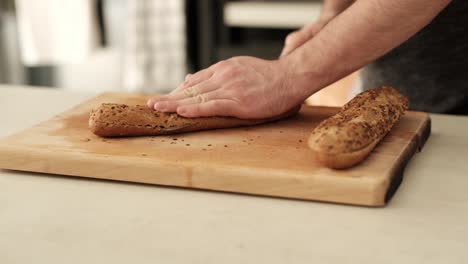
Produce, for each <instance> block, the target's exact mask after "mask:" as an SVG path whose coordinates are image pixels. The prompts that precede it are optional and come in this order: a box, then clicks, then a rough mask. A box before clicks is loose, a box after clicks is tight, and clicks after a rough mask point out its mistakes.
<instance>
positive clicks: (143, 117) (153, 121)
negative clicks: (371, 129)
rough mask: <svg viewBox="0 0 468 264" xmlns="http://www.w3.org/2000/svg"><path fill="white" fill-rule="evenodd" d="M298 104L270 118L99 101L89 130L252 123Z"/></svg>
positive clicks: (151, 132) (171, 130)
mask: <svg viewBox="0 0 468 264" xmlns="http://www.w3.org/2000/svg"><path fill="white" fill-rule="evenodd" d="M300 107H301V106H297V107H294V108H293V109H291V110H290V111H288V112H286V113H284V114H282V115H279V116H276V117H272V118H265V119H239V118H234V117H200V118H186V117H182V116H180V115H178V114H177V113H164V112H159V111H156V110H153V109H150V108H148V107H147V106H144V105H135V106H128V105H125V104H102V105H101V106H99V107H98V108H96V109H93V110H92V111H91V114H90V118H89V128H90V130H91V131H92V132H93V133H94V134H96V135H98V136H101V137H122V136H155V135H168V134H176V133H183V132H192V131H200V130H209V129H218V128H229V127H239V126H251V125H258V124H263V123H266V122H271V121H276V120H279V119H283V118H287V117H289V116H292V115H294V114H296V113H297V112H298V111H299V109H300Z"/></svg>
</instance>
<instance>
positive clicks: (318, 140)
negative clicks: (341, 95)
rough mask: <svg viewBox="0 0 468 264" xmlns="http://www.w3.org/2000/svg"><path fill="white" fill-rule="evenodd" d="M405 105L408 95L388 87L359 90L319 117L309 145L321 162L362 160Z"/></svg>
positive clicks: (343, 164) (339, 166)
mask: <svg viewBox="0 0 468 264" xmlns="http://www.w3.org/2000/svg"><path fill="white" fill-rule="evenodd" d="M407 109H408V99H407V98H406V97H404V96H402V95H401V94H400V93H399V92H398V91H397V90H395V89H394V88H391V87H380V88H376V89H372V90H368V91H365V92H363V93H360V94H359V95H357V96H356V97H355V98H353V99H352V100H351V101H350V102H349V103H347V104H346V105H344V106H343V108H342V109H341V111H340V112H338V113H337V114H336V115H334V116H332V117H330V118H328V119H326V120H324V121H322V122H321V123H320V124H319V125H318V126H317V127H316V128H315V129H314V130H313V131H312V134H311V136H310V137H309V141H308V144H309V147H310V148H311V149H312V151H313V152H314V153H315V156H316V159H317V160H318V161H319V162H320V163H322V164H323V165H325V166H327V167H330V168H334V169H344V168H348V167H351V166H354V165H356V164H358V163H359V162H361V161H363V160H364V159H365V158H366V157H367V156H368V155H369V154H370V153H371V151H372V149H374V147H375V146H376V145H377V144H378V143H379V142H380V140H382V138H383V137H384V136H385V135H386V134H387V133H388V132H389V131H390V130H391V129H392V127H393V126H394V125H395V123H396V122H397V121H398V120H399V119H400V117H401V116H402V115H403V114H404V112H405V111H406V110H407Z"/></svg>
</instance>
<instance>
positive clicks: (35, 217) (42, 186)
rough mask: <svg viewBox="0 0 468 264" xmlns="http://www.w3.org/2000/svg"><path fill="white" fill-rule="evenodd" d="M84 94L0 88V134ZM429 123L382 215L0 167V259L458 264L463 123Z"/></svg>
mask: <svg viewBox="0 0 468 264" xmlns="http://www.w3.org/2000/svg"><path fill="white" fill-rule="evenodd" d="M92 96H93V95H90V94H77V93H70V92H65V91H61V90H56V89H42V88H26V87H12V86H0V124H1V125H0V137H4V136H6V135H9V134H11V133H14V132H17V131H19V130H21V129H25V128H28V127H29V126H31V125H33V124H35V123H37V122H40V121H43V120H46V119H48V118H50V117H52V116H53V115H55V114H58V113H60V112H62V111H64V110H66V109H67V108H71V107H72V106H74V105H76V104H78V103H80V102H82V101H83V100H85V99H87V98H90V97H92ZM431 118H432V121H433V122H432V134H431V136H430V137H429V139H428V141H427V143H426V145H425V147H424V149H423V151H422V152H421V153H418V154H416V155H415V156H414V157H413V158H412V159H411V161H410V162H409V163H408V165H407V167H406V170H405V173H404V175H405V176H404V179H403V182H402V184H401V186H400V188H399V189H398V191H397V192H396V194H395V196H394V197H393V199H392V200H391V201H390V203H389V204H388V206H386V207H384V208H365V207H355V206H346V205H337V204H326V203H316V202H307V201H297V200H287V199H277V198H268V197H257V196H247V195H237V194H228V193H219V192H209V191H199V190H187V189H179V188H167V187H158V186H150V185H142V184H133V183H122V182H113V181H104V180H93V179H84V178H75V177H62V176H53V175H47V174H35V173H28V172H13V171H6V170H0V263H2V264H7V263H8V264H9V263H48V264H49V263H339V264H343V263H361V264H362V263H373V264H374V263H398V262H399V263H424V264H428V263H466V261H467V260H468V224H467V223H468V191H467V187H468V117H461V116H449V115H431Z"/></svg>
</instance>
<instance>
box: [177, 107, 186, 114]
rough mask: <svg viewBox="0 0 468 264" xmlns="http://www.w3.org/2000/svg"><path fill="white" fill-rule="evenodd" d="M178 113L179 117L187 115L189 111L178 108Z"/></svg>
mask: <svg viewBox="0 0 468 264" xmlns="http://www.w3.org/2000/svg"><path fill="white" fill-rule="evenodd" d="M177 113H178V114H179V115H185V114H186V113H187V110H186V109H185V108H178V109H177Z"/></svg>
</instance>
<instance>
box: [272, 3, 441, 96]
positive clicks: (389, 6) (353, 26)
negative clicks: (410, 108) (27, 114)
mask: <svg viewBox="0 0 468 264" xmlns="http://www.w3.org/2000/svg"><path fill="white" fill-rule="evenodd" d="M449 2H450V0H437V1H427V0H393V1H388V0H359V1H356V2H355V3H354V4H353V5H352V6H350V7H349V8H348V9H346V10H345V11H344V12H342V13H341V14H340V15H338V16H337V17H336V18H334V19H333V20H332V21H330V22H329V23H328V24H327V25H326V26H325V27H324V28H323V29H322V30H321V31H320V32H319V33H318V34H317V35H316V36H315V37H314V38H312V39H310V40H309V41H308V42H306V43H305V44H304V45H302V46H301V47H299V48H297V49H296V50H295V51H294V52H292V53H291V54H290V55H288V56H287V57H284V58H282V59H281V60H282V62H283V63H285V64H286V65H289V66H288V68H289V69H290V74H292V75H293V78H294V80H296V81H298V82H303V83H310V85H307V87H306V88H303V89H306V90H307V91H305V92H306V93H307V94H312V93H314V92H316V91H317V90H319V89H321V88H323V87H324V86H326V85H328V84H330V83H332V82H334V81H337V80H339V79H341V78H342V77H344V76H346V75H348V74H350V73H352V72H354V71H355V70H357V69H359V68H361V67H363V66H365V65H366V64H368V63H369V62H371V61H373V60H375V59H377V58H379V57H380V56H382V55H384V54H385V53H387V52H388V51H390V50H391V49H393V48H395V47H397V46H398V45H400V44H401V43H403V42H404V41H406V40H407V39H408V38H410V37H411V36H412V35H414V34H415V33H416V32H418V31H419V30H420V29H422V28H423V27H424V26H425V25H427V24H428V23H429V22H430V21H431V20H432V19H433V18H434V17H435V16H436V15H437V14H438V13H439V12H440V11H441V10H442V9H443V8H444V7H445V6H446V5H447V4H448V3H449Z"/></svg>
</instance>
